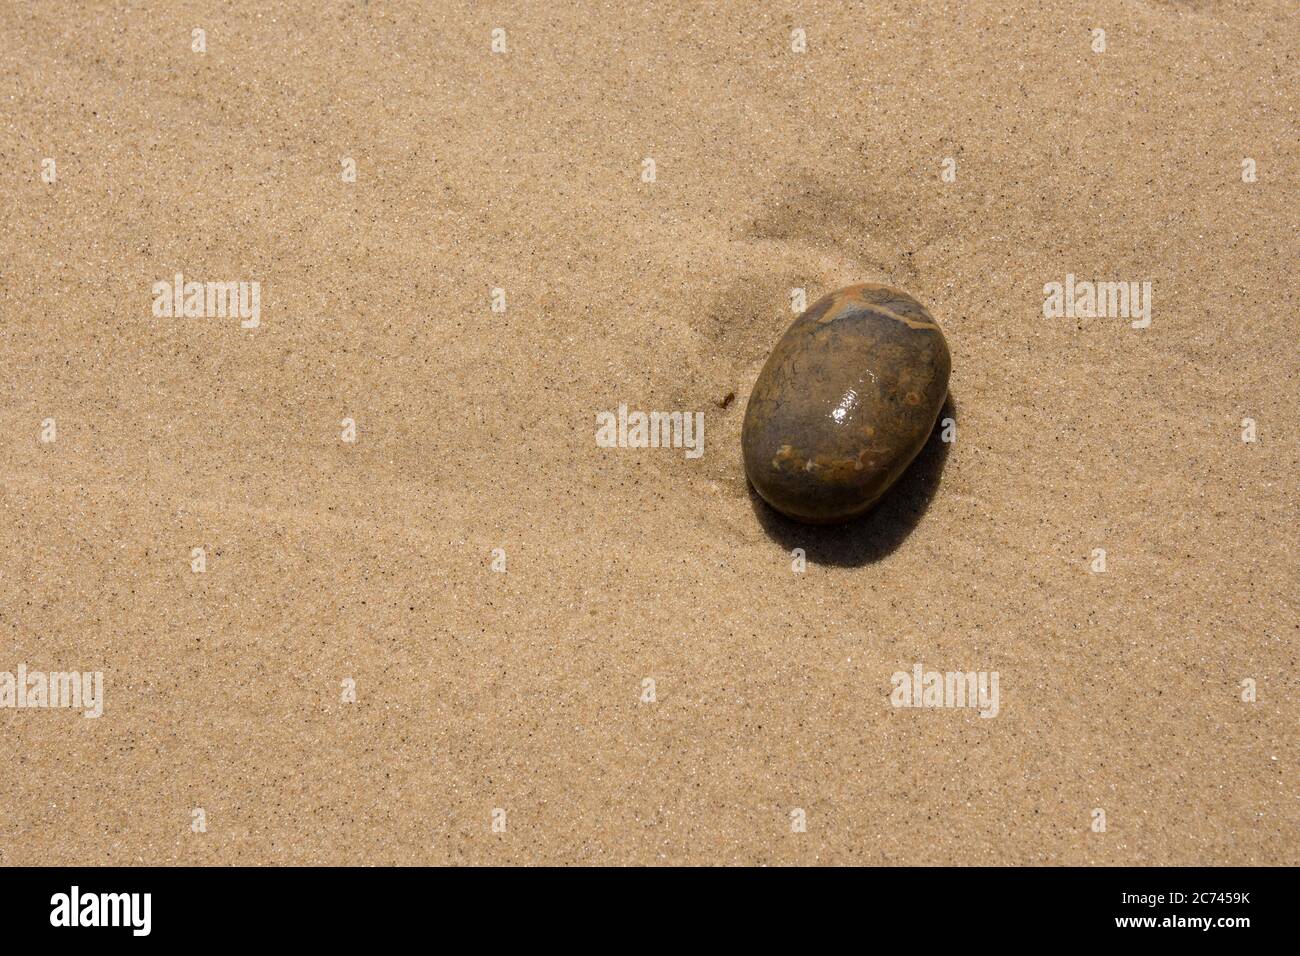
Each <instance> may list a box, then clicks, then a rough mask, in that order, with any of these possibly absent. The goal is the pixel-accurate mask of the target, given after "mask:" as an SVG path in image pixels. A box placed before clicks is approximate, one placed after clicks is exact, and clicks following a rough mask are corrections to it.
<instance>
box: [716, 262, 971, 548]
mask: <svg viewBox="0 0 1300 956" xmlns="http://www.w3.org/2000/svg"><path fill="white" fill-rule="evenodd" d="M951 367H952V359H951V357H950V356H949V354H948V343H947V342H946V341H944V337H943V332H942V330H941V329H940V328H939V323H938V322H936V321H935V320H934V318H933V317H932V316H931V315H930V313H928V312H927V311H926V310H925V307H924V306H922V305H921V304H920V303H919V302H917V301H916V300H915V299H914V298H912V297H911V296H910V295H908V294H907V293H906V292H900V291H899V290H897V289H891V288H889V287H888V286H883V285H874V284H871V283H863V284H860V285H851V286H847V287H846V288H843V289H839V290H838V291H836V292H832V293H831V294H830V295H827V296H825V297H823V298H821V299H819V300H818V301H817V302H815V303H814V304H813V305H812V307H811V308H809V309H808V310H807V311H806V312H804V313H803V314H802V315H800V316H799V317H798V318H797V319H795V320H794V323H793V324H792V325H791V326H790V328H789V329H787V330H786V333H785V335H783V336H782V337H781V340H780V341H779V342H777V344H776V347H775V348H773V349H772V354H771V355H769V356H768V359H767V363H766V364H765V365H764V366H763V370H762V372H760V373H759V376H758V381H757V382H755V384H754V390H753V392H752V393H751V394H750V396H749V404H748V406H747V407H746V408H745V421H744V425H743V426H742V429H741V449H742V451H743V453H744V458H745V473H746V474H747V475H748V476H749V481H750V483H751V484H752V485H753V486H754V489H755V490H756V491H757V492H758V493H759V495H761V496H762V498H763V500H764V501H766V502H767V503H768V504H769V505H771V506H772V507H773V508H775V509H776V510H777V511H779V512H781V513H782V514H784V515H786V516H787V517H790V518H794V519H795V520H797V521H803V522H808V523H810V524H834V523H837V522H841V521H848V520H850V519H852V518H856V517H858V516H859V515H862V514H864V513H866V512H867V511H869V510H870V509H871V508H872V506H874V505H875V504H876V503H877V502H878V501H879V500H880V498H881V497H882V496H883V495H884V494H885V492H886V491H888V490H889V488H890V486H891V485H893V484H894V482H895V481H897V480H898V478H899V476H900V475H902V474H903V472H904V471H905V470H906V468H907V466H908V465H909V464H911V462H912V459H914V458H915V457H916V455H917V453H918V452H920V450H921V449H922V448H923V447H924V446H925V443H926V440H927V439H928V438H929V437H930V433H931V432H932V431H933V429H934V424H935V421H936V420H937V419H938V416H939V410H940V409H941V408H943V403H944V399H945V398H946V397H947V395H948V373H949V371H950V370H951Z"/></svg>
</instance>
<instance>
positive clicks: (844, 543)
mask: <svg viewBox="0 0 1300 956" xmlns="http://www.w3.org/2000/svg"><path fill="white" fill-rule="evenodd" d="M945 418H951V419H952V420H953V421H954V422H956V421H957V405H956V403H955V402H954V401H953V399H952V395H949V396H948V398H947V399H946V400H945V401H944V403H943V409H942V410H941V411H940V412H939V420H938V421H937V422H936V423H935V426H934V431H933V432H931V433H930V439H929V441H927V442H926V443H925V447H924V448H922V449H921V452H920V454H918V455H917V456H916V459H915V460H914V461H913V462H912V464H910V465H909V466H908V467H907V471H905V472H903V475H902V477H901V478H899V479H898V481H897V482H896V483H895V485H894V487H893V488H891V489H890V490H889V491H888V492H887V493H886V494H885V497H884V498H883V499H882V500H881V502H880V504H878V505H876V507H875V508H873V509H872V510H871V511H869V512H867V513H866V514H865V515H863V516H862V517H861V518H857V519H855V520H853V521H851V522H848V523H847V524H841V525H829V526H822V525H807V524H800V523H799V522H797V521H791V520H790V519H789V518H787V517H785V516H784V515H782V514H780V513H779V512H777V511H774V510H773V509H772V508H771V507H770V506H769V505H768V504H767V502H765V501H764V500H763V499H762V498H760V497H759V495H758V492H756V491H755V490H754V487H753V485H749V486H748V488H749V503H750V505H751V506H752V507H753V509H754V514H755V516H756V517H757V518H758V521H759V524H761V525H762V526H763V530H764V531H766V532H767V536H768V537H769V538H771V539H772V540H773V541H775V542H776V543H777V544H779V545H780V546H781V547H782V548H784V549H785V550H786V551H791V550H793V549H794V548H803V549H804V554H805V555H806V556H807V559H808V560H809V561H810V562H812V563H814V564H825V565H832V566H835V567H860V566H862V565H864V564H874V563H875V562H877V561H880V560H882V559H884V558H887V557H889V555H891V554H893V552H894V551H895V550H896V549H897V548H898V546H899V545H901V544H902V543H903V542H904V541H906V540H907V536H908V535H909V534H911V533H912V529H913V528H915V527H916V526H917V524H918V523H919V522H920V520H921V518H922V516H924V514H925V512H926V509H928V508H929V507H930V501H931V499H933V498H934V495H935V492H936V491H938V490H939V479H940V475H941V473H942V472H943V464H944V462H945V461H946V460H947V458H948V450H949V445H950V443H949V442H946V441H944V440H943V439H942V438H941V437H940V436H941V435H942V433H943V420H944V419H945Z"/></svg>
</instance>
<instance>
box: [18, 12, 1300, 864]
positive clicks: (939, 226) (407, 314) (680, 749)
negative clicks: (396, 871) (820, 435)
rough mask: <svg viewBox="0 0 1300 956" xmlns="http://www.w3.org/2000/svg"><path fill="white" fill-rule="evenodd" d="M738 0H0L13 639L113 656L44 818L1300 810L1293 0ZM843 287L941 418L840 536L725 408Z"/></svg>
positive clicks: (541, 845) (886, 842) (400, 839)
mask: <svg viewBox="0 0 1300 956" xmlns="http://www.w3.org/2000/svg"><path fill="white" fill-rule="evenodd" d="M700 6H701V7H702V8H699V9H697V5H694V4H688V3H684V2H683V3H662V4H654V5H649V4H633V3H622V4H620V3H611V4H601V5H595V4H591V5H581V6H580V5H578V4H570V3H553V2H536V3H517V4H504V3H502V4H475V3H463V4H454V3H437V4H429V3H392V4H389V3H380V2H369V3H366V2H354V3H341V4H323V5H320V8H319V10H308V9H306V7H307V5H301V6H300V5H296V4H268V3H236V4H231V5H228V6H227V5H221V6H220V7H218V6H214V5H208V4H196V3H166V4H163V3H156V4H131V5H128V4H93V5H86V4H74V3H62V2H41V3H30V4H27V3H25V4H13V5H6V6H5V7H4V8H3V9H0V62H3V64H4V69H3V70H0V102H3V104H4V112H3V119H2V121H0V160H2V161H3V162H2V163H0V166H2V168H3V174H2V177H3V189H2V190H0V206H2V208H3V222H4V224H5V228H4V230H3V231H2V232H0V316H2V320H3V321H2V322H0V359H3V375H0V398H2V399H3V400H2V401H0V436H3V459H2V460H0V555H2V558H3V563H2V565H0V634H2V635H3V637H2V640H0V671H8V672H15V673H16V672H17V669H18V668H19V666H25V667H26V668H27V669H28V670H29V671H30V670H38V671H53V670H77V671H82V672H87V673H90V672H100V673H102V675H103V687H104V692H103V713H102V716H100V717H98V718H90V719H88V718H85V717H84V716H82V713H81V712H79V711H76V710H74V709H72V708H52V707H47V708H30V707H28V708H19V707H17V706H14V707H10V708H4V707H0V764H2V765H3V766H4V767H5V768H6V773H5V774H4V775H3V779H0V863H4V864H56V863H57V864H74V863H78V864H140V863H146V864H228V863H243V864H289V863H331V864H347V863H373V864H443V863H474V864H493V863H497V864H516V863H587V864H814V863H821V864H850V863H860V864H945V863H957V864H990V863H992V864H1039V863H1047V864H1291V865H1294V864H1296V863H1297V862H1300V812H1298V810H1297V800H1296V797H1297V786H1296V784H1297V775H1296V756H1297V752H1298V751H1297V743H1298V742H1300V741H1298V734H1297V726H1298V723H1297V716H1298V714H1297V694H1296V692H1297V681H1296V671H1295V666H1296V646H1297V641H1296V638H1297V626H1298V618H1297V606H1296V598H1297V594H1300V562H1298V560H1297V555H1296V549H1295V544H1296V533H1295V528H1296V518H1297V514H1296V505H1297V479H1296V474H1297V459H1298V458H1300V442H1298V441H1297V436H1296V430H1295V415H1294V409H1295V403H1296V386H1297V382H1298V381H1300V365H1298V362H1297V351H1296V332H1297V320H1296V314H1297V304H1298V298H1300V297H1298V296H1297V292H1298V291H1300V290H1298V288H1297V285H1298V284H1297V280H1296V274H1295V263H1296V256H1297V252H1300V241H1297V238H1296V216H1295V198H1296V195H1297V190H1296V186H1297V174H1298V172H1300V170H1298V168H1297V153H1296V148H1295V147H1296V142H1297V133H1298V131H1300V130H1298V124H1297V112H1296V108H1297V93H1296V91H1297V79H1298V77H1297V60H1296V50H1297V49H1298V48H1300V20H1298V19H1297V17H1296V15H1295V9H1294V5H1293V4H1290V3H1285V2H1276V3H1273V2H1242V3H1211V2H1184V3H1163V2H1110V0H1103V2H1100V3H1096V4H1091V5H1088V6H1087V7H1086V8H1083V7H1080V6H1078V5H1076V4H1069V3H1062V2H1050V0H1049V2H1039V0H1033V2H1029V0H1023V2H1015V0H1013V2H1007V3H996V4H995V3H970V4H968V3H960V2H951V3H943V2H939V0H923V2H908V3H902V2H895V3H886V4H879V3H872V4H859V3H847V2H846V3H838V2H806V3H777V4H762V5H760V4H756V3H755V4H708V5H700ZM195 28H200V29H202V30H204V31H205V33H204V34H203V39H204V45H205V50H204V52H201V53H200V52H195V50H194V49H193V46H194V45H195V43H196V40H195V37H194V34H193V33H192V31H193V30H194V29H195ZM498 28H500V29H502V30H504V31H505V52H497V53H494V52H493V50H492V46H493V42H494V41H493V31H494V30H495V29H498ZM1095 28H1101V29H1104V30H1105V50H1104V52H1094V49H1093V48H1094V45H1096V44H1097V42H1098V39H1099V38H1098V37H1096V36H1095V35H1094V33H1093V30H1094V29H1095ZM796 30H803V31H805V32H804V35H805V36H806V50H805V51H804V52H802V53H799V52H795V51H794V50H793V49H792V43H794V45H797V42H795V41H797V35H794V34H793V31H796ZM499 36H500V35H498V37H499ZM792 37H794V41H792ZM498 45H499V43H498ZM647 158H649V159H652V160H653V161H654V163H653V166H654V180H653V181H652V182H648V181H645V177H646V175H647V171H648V169H649V167H648V165H647V164H645V163H644V160H646V159H647ZM45 159H53V160H54V161H55V165H54V181H52V182H48V181H46V180H45V178H43V176H42V173H43V171H44V170H45V169H46V167H45V165H43V160H45ZM346 159H351V160H353V162H354V164H355V170H356V176H355V182H352V181H346V180H345V174H346V173H347V167H346V166H345V163H344V160H346ZM948 159H951V160H953V163H945V160H948ZM1246 159H1251V160H1253V161H1254V164H1253V167H1254V176H1253V177H1251V176H1249V175H1248V170H1247V169H1246V168H1245V167H1243V160H1246ZM1248 165H1249V164H1248ZM945 172H946V173H948V176H947V177H945ZM954 172H955V181H946V179H953V176H952V174H953V173H954ZM1243 177H1245V178H1246V179H1252V178H1253V180H1254V181H1252V182H1246V181H1243ZM178 272H179V273H182V274H183V275H184V277H185V279H186V281H189V280H195V281H199V282H206V281H214V282H216V281H245V282H254V281H255V282H258V283H260V286H259V288H260V296H261V299H260V312H259V315H258V319H259V323H258V324H257V326H256V327H255V328H244V327H243V323H242V322H241V319H240V317H232V316H229V315H228V316H226V317H220V316H212V315H207V316H203V317H189V318H187V317H184V316H181V317H176V316H171V317H165V316H162V317H160V316H158V315H155V313H154V309H153V303H154V300H155V294H154V292H153V289H154V285H155V283H158V282H167V281H171V280H172V277H173V276H174V275H175V274H176V273H178ZM1067 275H1072V276H1075V277H1076V278H1077V280H1078V281H1083V280H1085V279H1087V280H1094V279H1100V280H1107V281H1111V280H1113V281H1124V282H1130V281H1131V282H1137V283H1139V285H1140V284H1141V283H1143V282H1150V283H1151V304H1152V308H1151V322H1150V325H1149V326H1148V327H1145V328H1133V327H1132V322H1131V321H1130V320H1129V319H1127V318H1124V317H1116V316H1114V315H1112V316H1108V317H1096V318H1086V317H1084V318H1064V317H1062V318H1047V317H1045V316H1044V299H1045V294H1044V287H1045V286H1046V285H1047V284H1049V283H1053V282H1057V283H1064V282H1066V277H1067ZM854 281H877V282H886V283H889V284H892V285H896V286H898V287H900V288H903V289H906V290H908V291H909V292H910V293H911V294H913V295H915V296H916V297H917V298H918V299H920V300H921V301H923V302H924V303H925V304H926V305H927V307H928V308H929V309H930V311H931V312H932V313H933V314H934V315H935V316H936V317H937V318H938V320H939V321H940V322H941V323H942V324H943V326H944V330H945V334H946V336H947V339H948V343H949V346H950V348H951V350H952V355H953V372H952V382H951V404H950V408H949V413H948V414H947V415H946V416H945V417H951V418H953V419H954V420H955V430H956V436H955V441H952V442H944V441H942V437H941V436H940V435H938V434H936V436H935V438H934V439H933V440H932V442H931V445H930V446H928V447H927V450H926V451H925V452H923V454H922V457H921V459H920V460H919V461H918V463H917V464H916V465H915V466H914V467H913V469H912V470H911V472H909V474H908V475H907V476H906V477H905V478H904V480H903V482H902V483H901V484H900V485H899V486H898V487H897V488H896V489H895V491H894V492H893V493H892V494H891V496H890V497H889V498H888V499H887V501H886V503H885V504H884V505H882V506H881V508H880V510H879V511H877V512H876V513H875V514H874V515H873V516H872V517H871V518H869V519H868V520H867V521H865V522H863V523H862V524H860V525H856V526H853V527H850V528H847V529H837V530H825V529H813V530H809V529H804V528H800V527H799V526H797V525H792V524H789V523H787V522H783V521H781V520H780V519H776V518H774V517H773V516H772V515H771V513H769V512H767V511H765V510H764V508H763V507H762V506H761V505H759V504H757V503H755V501H754V500H753V497H752V495H751V493H750V492H749V490H748V487H747V484H746V481H745V478H744V474H743V469H742V466H741V459H740V451H739V431H740V421H741V418H742V416H743V414H744V407H745V400H746V398H747V396H748V394H749V390H750V388H751V386H752V384H753V381H754V379H755V377H756V376H757V374H758V370H759V368H760V367H761V365H762V362H763V360H764V358H765V356H766V354H767V351H768V349H769V348H770V347H771V346H772V344H773V343H774V342H775V341H776V339H777V338H778V337H779V335H780V333H781V332H782V331H783V330H784V328H785V327H786V326H787V325H788V324H789V322H790V321H791V320H792V319H793V317H794V316H793V313H792V311H791V305H792V298H791V290H792V289H804V290H805V292H806V295H807V301H808V302H810V303H811V302H812V301H814V300H815V299H816V298H817V297H818V296H820V295H821V294H823V293H825V292H827V291H829V290H832V289H834V288H836V287H838V286H841V285H844V284H848V283H850V282H854ZM250 288H251V287H250ZM494 289H501V290H504V311H494V310H493V302H494V298H493V295H494V294H493V290H494ZM497 304H498V305H500V304H501V301H500V298H499V297H498V299H497ZM729 393H734V395H735V398H734V400H733V401H731V402H729V403H726V396H727V395H728V394H729ZM724 403H726V407H723V404H724ZM620 404H625V405H627V406H628V407H629V409H632V410H643V411H647V412H648V411H652V410H660V411H665V412H671V411H686V412H695V411H700V412H703V413H704V420H705V439H704V441H705V444H704V453H703V454H702V455H701V456H700V457H698V458H690V457H688V456H687V455H686V453H685V449H682V448H632V447H615V448H603V447H600V446H599V445H598V444H597V442H596V440H595V432H596V416H597V415H598V414H599V413H600V412H602V411H611V410H616V409H617V408H618V406H619V405H620ZM49 419H53V420H54V435H53V436H52V437H54V440H53V441H47V440H42V438H43V437H51V436H49V435H47V434H45V433H46V432H47V430H48V426H46V425H44V424H43V423H44V422H46V421H47V420H49ZM344 419H350V420H352V421H353V422H355V428H356V436H355V438H356V440H355V441H344V440H343V438H342V435H343V433H344V430H345V428H346V427H347V426H346V425H345V424H344V423H343V422H344ZM1244 419H1251V420H1253V422H1254V423H1255V424H1254V435H1253V438H1254V440H1253V441H1246V440H1243V434H1244V433H1246V431H1247V429H1248V428H1249V426H1247V425H1243V420H1244ZM195 548H202V549H203V551H202V553H201V558H202V567H203V570H202V571H201V572H199V573H196V572H195V570H194V567H195V564H194V562H196V561H198V560H199V558H198V557H196V555H197V554H199V553H198V552H195V551H194V550H193V549H195ZM795 548H802V549H803V551H804V552H805V555H806V569H805V570H804V571H803V572H802V573H797V572H795V571H794V570H792V567H793V566H794V565H795V563H796V560H795V559H794V558H793V557H792V556H791V551H792V550H793V549H795ZM494 549H502V551H503V552H504V561H505V570H504V572H500V571H494V570H493V564H494V563H496V564H497V565H498V567H499V566H500V557H501V556H500V555H499V554H498V555H494V553H493V552H494ZM1098 549H1100V550H1104V552H1105V570H1104V571H1099V570H1098V568H1099V567H1100V565H1099V564H1098V556H1097V554H1096V551H1097V550H1098ZM917 664H920V665H922V666H923V669H924V670H931V669H933V670H936V671H939V672H946V671H957V670H960V671H963V672H965V671H972V672H985V673H990V674H991V673H992V672H997V674H998V678H999V685H998V686H999V689H1000V690H999V694H1000V699H999V706H998V712H997V715H996V717H991V718H986V717H981V716H980V713H979V712H978V710H977V709H974V708H970V707H964V708H962V707H957V708H948V707H919V708H904V707H896V706H894V705H893V703H891V695H892V694H893V691H894V681H893V675H894V674H896V673H899V672H902V673H910V672H911V671H912V669H913V668H914V666H915V665H917ZM647 681H653V684H650V683H647ZM1244 682H1253V685H1252V684H1248V683H1244ZM1251 686H1253V687H1254V695H1253V696H1254V698H1255V699H1254V700H1253V701H1252V700H1243V696H1246V697H1248V698H1249V697H1250V696H1252V695H1251V694H1250V693H1249V688H1250V687H1251ZM350 688H354V689H355V690H354V693H355V702H353V701H352V700H351V699H350V697H351V694H350V693H349V689H350ZM345 697H347V698H349V699H345ZM650 698H653V699H650ZM1099 810H1100V811H1102V815H1100V816H1099V815H1098V813H1097V811H1099ZM200 811H201V812H200ZM1103 824H1104V826H1103Z"/></svg>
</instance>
